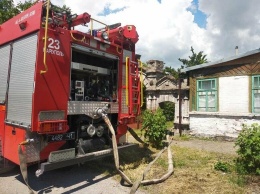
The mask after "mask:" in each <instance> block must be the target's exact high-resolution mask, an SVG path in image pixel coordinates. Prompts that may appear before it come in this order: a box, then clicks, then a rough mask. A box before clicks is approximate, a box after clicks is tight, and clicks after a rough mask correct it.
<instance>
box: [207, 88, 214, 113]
mask: <svg viewBox="0 0 260 194" xmlns="http://www.w3.org/2000/svg"><path fill="white" fill-rule="evenodd" d="M215 105H216V95H215V92H211V93H209V95H208V108H209V109H210V108H213V109H214V110H215ZM209 109H208V110H209ZM211 111H212V110H211Z"/></svg>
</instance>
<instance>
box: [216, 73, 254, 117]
mask: <svg viewBox="0 0 260 194" xmlns="http://www.w3.org/2000/svg"><path fill="white" fill-rule="evenodd" d="M249 96H250V95H249V77H248V76H234V77H221V78H219V112H220V113H222V112H228V113H248V112H249Z"/></svg>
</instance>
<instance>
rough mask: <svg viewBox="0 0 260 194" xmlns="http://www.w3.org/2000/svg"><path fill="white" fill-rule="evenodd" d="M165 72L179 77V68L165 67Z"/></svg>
mask: <svg viewBox="0 0 260 194" xmlns="http://www.w3.org/2000/svg"><path fill="white" fill-rule="evenodd" d="M163 72H164V73H165V74H167V73H168V74H170V75H172V76H173V77H174V78H176V79H177V78H178V74H179V73H178V69H177V70H175V69H174V68H172V67H165V68H164V70H163Z"/></svg>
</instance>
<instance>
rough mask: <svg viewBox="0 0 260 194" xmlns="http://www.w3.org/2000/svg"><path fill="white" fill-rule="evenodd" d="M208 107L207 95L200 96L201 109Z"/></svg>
mask: <svg viewBox="0 0 260 194" xmlns="http://www.w3.org/2000/svg"><path fill="white" fill-rule="evenodd" d="M205 107H206V95H200V96H199V108H205Z"/></svg>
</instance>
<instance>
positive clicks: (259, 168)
mask: <svg viewBox="0 0 260 194" xmlns="http://www.w3.org/2000/svg"><path fill="white" fill-rule="evenodd" d="M235 145H236V146H238V150H237V153H238V158H237V160H236V167H237V170H238V172H239V173H253V174H257V175H260V126H259V125H258V124H252V125H251V126H247V125H244V126H243V129H242V131H241V132H240V134H239V136H238V138H237V140H236V142H235Z"/></svg>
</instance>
